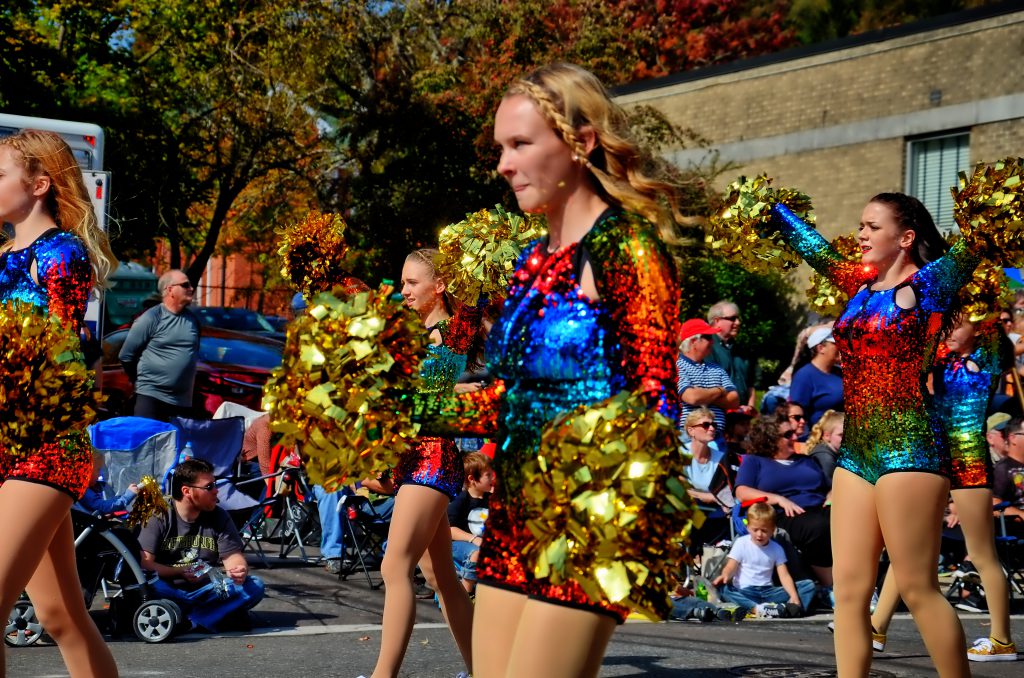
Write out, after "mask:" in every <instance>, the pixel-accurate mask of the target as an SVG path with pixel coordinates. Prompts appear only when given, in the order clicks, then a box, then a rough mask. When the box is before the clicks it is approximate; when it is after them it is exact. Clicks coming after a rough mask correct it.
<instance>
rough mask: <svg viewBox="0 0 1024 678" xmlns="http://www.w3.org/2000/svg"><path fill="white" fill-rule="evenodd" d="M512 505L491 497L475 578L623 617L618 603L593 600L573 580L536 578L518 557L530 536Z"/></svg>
mask: <svg viewBox="0 0 1024 678" xmlns="http://www.w3.org/2000/svg"><path fill="white" fill-rule="evenodd" d="M512 511H514V509H513V508H512V507H510V506H507V505H505V504H503V503H502V502H501V500H500V499H498V498H497V497H496V496H492V497H491V505H490V511H489V513H488V514H487V529H486V530H485V531H484V540H483V544H482V545H481V546H480V557H479V560H478V563H477V576H478V581H479V582H480V583H482V584H487V585H489V586H494V587H496V588H500V589H505V590H508V591H513V592H515V593H522V594H525V595H527V596H529V597H530V598H533V599H535V600H541V601H544V602H546V603H552V604H554V605H562V606H565V607H572V608H575V609H578V610H586V611H587V612H594V613H597V614H602V615H606V616H610V617H612V618H613V619H615V621H616V622H617V623H619V624H621V623H623V622H625V621H626V617H627V616H628V615H629V610H628V609H627V608H625V607H621V606H619V605H612V604H610V603H601V602H594V601H593V600H592V599H591V598H590V597H589V596H587V594H586V593H584V591H583V588H582V587H580V585H579V584H577V583H575V582H568V583H566V584H560V585H557V586H556V585H553V584H551V583H550V582H548V581H546V580H542V579H535V578H534V577H533V576H532V575H531V574H530V573H529V572H528V571H527V570H526V568H525V566H524V565H523V562H522V560H521V554H522V553H523V550H524V546H525V544H527V543H528V541H529V539H530V535H529V531H528V530H527V528H526V523H525V521H522V520H516V519H515V518H514V516H512V515H511V512H512Z"/></svg>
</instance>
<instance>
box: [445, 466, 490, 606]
mask: <svg viewBox="0 0 1024 678" xmlns="http://www.w3.org/2000/svg"><path fill="white" fill-rule="evenodd" d="M463 468H464V469H465V472H466V485H465V487H464V489H463V490H462V492H461V493H460V494H459V496H457V497H455V499H452V501H451V503H450V504H448V524H449V525H450V526H451V531H452V560H453V561H454V562H455V569H456V570H458V572H459V576H460V577H461V578H462V585H463V586H464V587H465V588H466V591H468V592H469V593H473V592H474V590H475V589H476V563H477V558H478V557H479V556H480V543H481V542H482V541H483V534H484V523H485V522H486V521H487V514H488V508H487V507H488V504H489V503H490V500H491V493H492V492H493V491H494V485H495V476H494V469H492V468H491V460H490V458H489V457H488V456H487V455H485V454H481V453H480V452H470V453H469V454H467V455H466V457H465V459H464V460H463Z"/></svg>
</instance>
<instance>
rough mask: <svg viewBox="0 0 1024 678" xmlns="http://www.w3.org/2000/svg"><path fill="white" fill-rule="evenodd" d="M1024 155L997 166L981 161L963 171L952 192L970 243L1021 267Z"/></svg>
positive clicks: (988, 256) (987, 256)
mask: <svg viewBox="0 0 1024 678" xmlns="http://www.w3.org/2000/svg"><path fill="white" fill-rule="evenodd" d="M1022 174H1024V158H1006V159H1005V160H1001V161H999V162H997V163H995V164H994V165H985V164H984V163H979V164H978V165H977V166H976V167H975V168H974V172H973V173H972V174H971V175H970V176H968V175H967V173H966V172H960V180H959V182H958V183H959V186H958V187H957V188H953V189H950V190H951V191H952V193H953V216H954V217H955V218H956V223H957V225H958V226H959V227H960V233H961V234H962V235H963V237H964V238H965V239H966V240H967V244H968V246H969V247H970V248H971V250H972V251H973V252H974V253H975V254H977V255H978V256H980V257H982V258H984V259H988V260H989V261H991V262H992V263H994V264H999V265H1002V266H1010V267H1018V266H1019V265H1020V264H1021V263H1022V261H1024V194H1022V186H1021V176H1022Z"/></svg>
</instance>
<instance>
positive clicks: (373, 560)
mask: <svg viewBox="0 0 1024 678" xmlns="http://www.w3.org/2000/svg"><path fill="white" fill-rule="evenodd" d="M338 499H339V500H338V518H339V520H341V528H342V534H343V535H344V537H343V539H344V551H343V556H344V557H343V558H342V561H343V562H345V563H348V564H349V565H348V566H347V567H342V569H341V571H340V572H338V578H339V579H341V580H342V581H344V580H346V579H348V577H349V575H352V574H355V572H356V570H357V569H358V570H361V571H362V573H363V575H364V576H365V577H366V585H367V586H369V587H370V588H371V589H378V588H380V587H381V586H383V585H384V581H383V579H382V580H381V581H379V582H377V583H374V581H373V578H372V577H371V576H370V570H371V567H372V566H373V565H379V564H380V561H381V556H382V552H383V550H384V544H385V542H386V541H387V538H388V528H389V523H388V521H386V520H385V519H384V518H383V517H381V515H380V514H379V513H378V512H377V510H376V508H375V507H374V505H373V503H372V502H371V501H370V500H369V499H367V498H366V497H361V496H359V495H357V494H355V493H353V492H352V491H351V490H349V489H348V488H346V489H345V490H344V491H342V493H341V494H340V496H339V498H338Z"/></svg>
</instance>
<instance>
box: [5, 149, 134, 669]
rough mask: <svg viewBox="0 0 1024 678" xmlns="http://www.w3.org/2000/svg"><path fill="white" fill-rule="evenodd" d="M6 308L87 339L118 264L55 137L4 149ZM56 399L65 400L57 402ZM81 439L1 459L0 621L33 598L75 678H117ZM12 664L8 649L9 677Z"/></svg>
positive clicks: (87, 452) (65, 437) (61, 434)
mask: <svg viewBox="0 0 1024 678" xmlns="http://www.w3.org/2000/svg"><path fill="white" fill-rule="evenodd" d="M0 222H6V223H9V224H11V225H12V226H13V227H14V236H13V238H11V239H10V240H9V241H7V242H6V243H4V245H3V246H2V247H0V301H3V302H9V301H19V302H22V303H27V304H31V305H33V306H36V307H38V308H39V309H41V310H42V311H44V312H46V313H48V314H50V315H52V316H54V317H55V318H57V319H59V320H60V321H61V323H62V324H63V325H64V326H66V327H67V328H69V329H70V330H72V331H74V332H76V333H78V332H80V331H81V329H82V327H83V325H84V321H85V307H86V302H87V301H88V299H89V294H90V292H91V291H92V289H93V287H94V286H96V285H99V286H102V285H103V284H104V282H105V281H106V279H107V276H108V275H109V274H110V273H111V271H112V270H113V269H114V267H115V266H117V259H116V258H115V257H114V255H113V253H112V252H111V251H110V245H109V243H108V242H107V236H106V234H105V233H104V232H103V231H102V230H101V229H100V227H99V224H98V223H97V221H96V215H95V212H94V211H93V208H92V203H91V202H90V200H89V194H88V192H87V190H86V188H85V183H84V182H83V181H82V171H81V168H80V167H79V166H78V163H77V162H76V161H75V158H74V156H73V155H72V153H71V149H70V148H69V147H68V145H67V143H65V142H64V140H63V139H61V138H60V137H59V136H57V135H56V134H53V133H51V132H39V131H35V130H25V131H23V132H19V133H17V134H14V135H12V136H9V137H6V138H4V139H0ZM50 395H58V394H53V393H51V394H50ZM83 433H84V432H82V431H67V430H65V431H58V432H56V436H55V439H54V440H53V441H47V442H40V444H39V446H38V448H37V449H35V450H32V451H30V452H28V453H27V454H25V455H23V456H22V455H16V454H14V453H13V452H12V451H9V450H0V515H3V516H4V518H5V519H4V520H3V522H2V523H0V590H2V591H3V600H2V601H0V612H3V613H7V612H8V611H10V610H11V608H12V607H14V604H15V602H16V601H17V600H18V596H20V595H21V592H22V591H27V592H28V595H29V597H30V598H31V600H32V605H33V607H34V609H35V612H36V615H37V616H38V617H39V621H40V622H41V623H42V624H43V626H45V627H46V630H47V632H48V633H49V634H50V635H51V636H52V637H53V639H54V640H55V641H56V642H57V645H58V646H59V647H60V651H61V655H62V656H63V658H64V662H65V664H66V665H67V667H68V671H69V672H70V674H71V676H72V677H73V678H83V677H87V676H97V677H104V678H105V677H108V676H117V666H116V665H115V664H114V657H113V656H112V655H111V654H110V650H109V649H108V648H107V646H106V644H105V643H104V642H103V636H101V635H100V632H99V630H98V629H97V628H96V624H95V623H94V622H93V621H92V618H91V617H90V616H89V612H88V610H86V607H85V601H84V600H83V598H82V590H81V587H80V584H79V581H78V572H77V568H76V565H75V545H74V534H73V531H72V527H71V515H70V513H69V510H70V509H71V505H72V503H74V502H75V501H76V500H78V499H79V498H80V497H81V496H82V495H83V494H85V490H86V488H88V486H89V484H90V482H91V480H92V464H93V461H92V448H91V446H90V445H89V443H88V440H89V439H88V436H87V435H83ZM4 668H5V662H4V659H3V650H2V649H0V675H4Z"/></svg>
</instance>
